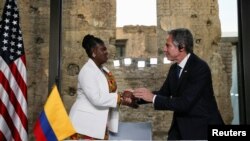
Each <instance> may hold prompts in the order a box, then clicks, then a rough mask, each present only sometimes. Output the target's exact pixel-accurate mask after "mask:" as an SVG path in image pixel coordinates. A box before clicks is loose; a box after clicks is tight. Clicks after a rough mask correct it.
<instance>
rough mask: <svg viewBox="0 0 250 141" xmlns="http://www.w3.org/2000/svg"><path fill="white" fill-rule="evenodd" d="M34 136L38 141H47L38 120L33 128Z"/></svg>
mask: <svg viewBox="0 0 250 141" xmlns="http://www.w3.org/2000/svg"><path fill="white" fill-rule="evenodd" d="M33 131H34V135H35V137H36V139H39V140H41V141H47V139H46V136H45V135H44V133H43V129H42V127H41V124H40V120H37V121H36V124H35V127H34V130H33Z"/></svg>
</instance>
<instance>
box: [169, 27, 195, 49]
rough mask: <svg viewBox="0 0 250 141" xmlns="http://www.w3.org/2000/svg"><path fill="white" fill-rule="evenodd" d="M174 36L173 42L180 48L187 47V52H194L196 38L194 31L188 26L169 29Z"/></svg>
mask: <svg viewBox="0 0 250 141" xmlns="http://www.w3.org/2000/svg"><path fill="white" fill-rule="evenodd" d="M168 35H171V36H172V38H173V43H174V45H175V46H176V47H178V48H179V49H182V48H185V50H186V52H187V53H192V52H193V46H194V43H193V41H194V39H193V35H192V33H191V32H190V31H189V30H188V29H186V28H178V29H173V30H170V31H168Z"/></svg>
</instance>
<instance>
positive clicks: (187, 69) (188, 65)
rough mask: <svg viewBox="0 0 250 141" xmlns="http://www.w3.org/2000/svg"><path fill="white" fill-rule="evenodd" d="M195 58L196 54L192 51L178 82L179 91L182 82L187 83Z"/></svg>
mask: <svg viewBox="0 0 250 141" xmlns="http://www.w3.org/2000/svg"><path fill="white" fill-rule="evenodd" d="M194 58H195V55H194V54H193V53H191V55H190V57H189V58H188V60H187V63H186V65H185V67H184V68H183V71H182V73H181V76H180V78H179V80H178V84H177V90H178V91H179V90H180V86H181V84H183V83H185V82H186V80H187V76H188V74H189V73H190V69H191V68H192V67H191V66H192V63H193V60H194ZM178 95H179V94H178Z"/></svg>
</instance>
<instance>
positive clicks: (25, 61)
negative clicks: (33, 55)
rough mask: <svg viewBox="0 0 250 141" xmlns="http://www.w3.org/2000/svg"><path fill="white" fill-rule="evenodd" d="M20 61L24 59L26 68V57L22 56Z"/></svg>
mask: <svg viewBox="0 0 250 141" xmlns="http://www.w3.org/2000/svg"><path fill="white" fill-rule="evenodd" d="M20 59H22V61H23V64H24V65H25V66H26V58H25V55H22V56H21V57H20Z"/></svg>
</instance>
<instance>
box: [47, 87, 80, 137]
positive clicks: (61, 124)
mask: <svg viewBox="0 0 250 141" xmlns="http://www.w3.org/2000/svg"><path fill="white" fill-rule="evenodd" d="M44 111H45V114H46V116H47V119H48V121H49V123H50V126H51V128H52V129H53V131H54V133H55V135H56V137H57V139H58V140H63V139H65V138H67V137H69V136H71V135H73V134H74V133H76V131H75V129H74V127H73V125H72V123H71V121H70V119H69V117H68V114H67V112H66V110H65V108H64V105H63V102H62V100H61V98H60V95H59V92H58V89H57V86H56V85H55V86H54V87H53V89H52V91H51V93H50V95H49V97H48V100H47V102H46V104H45V106H44Z"/></svg>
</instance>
